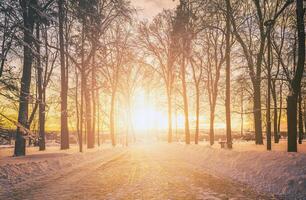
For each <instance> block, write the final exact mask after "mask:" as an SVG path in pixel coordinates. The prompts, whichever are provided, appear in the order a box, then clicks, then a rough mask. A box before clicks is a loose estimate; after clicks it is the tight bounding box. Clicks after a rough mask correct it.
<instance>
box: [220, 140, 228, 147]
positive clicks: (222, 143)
mask: <svg viewBox="0 0 306 200" xmlns="http://www.w3.org/2000/svg"><path fill="white" fill-rule="evenodd" d="M219 144H220V145H221V149H224V148H226V147H227V143H226V141H221V140H220V141H219Z"/></svg>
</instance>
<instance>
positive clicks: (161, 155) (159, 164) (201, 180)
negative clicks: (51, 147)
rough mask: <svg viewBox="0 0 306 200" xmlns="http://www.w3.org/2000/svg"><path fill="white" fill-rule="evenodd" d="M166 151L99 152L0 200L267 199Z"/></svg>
mask: <svg viewBox="0 0 306 200" xmlns="http://www.w3.org/2000/svg"><path fill="white" fill-rule="evenodd" d="M167 150H169V149H167V148H166V147H165V146H163V145H148V146H135V147H131V148H127V149H124V148H122V149H119V150H116V152H115V153H110V154H108V155H104V154H103V152H101V154H99V156H96V157H95V159H92V160H90V161H88V162H86V163H83V164H79V165H76V166H71V167H70V168H68V169H65V170H64V171H62V173H60V174H52V175H47V176H42V177H39V178H37V179H36V180H32V181H31V180H28V181H25V182H24V183H21V184H20V185H15V186H14V188H10V189H8V190H7V191H6V192H4V193H2V194H1V193H0V199H46V200H48V199H50V200H51V199H52V200H53V199H63V200H65V199H67V200H68V199H69V200H70V199H90V200H92V199H269V198H268V197H267V196H263V195H259V194H258V193H256V192H254V191H252V190H250V189H249V188H247V187H245V186H243V185H241V184H238V183H233V182H231V181H229V180H226V179H221V178H218V177H215V176H212V175H209V174H208V173H205V171H203V170H200V168H198V167H197V166H195V165H194V164H191V163H188V162H187V160H184V159H183V158H182V157H181V156H179V155H178V154H175V153H173V152H171V151H170V152H167Z"/></svg>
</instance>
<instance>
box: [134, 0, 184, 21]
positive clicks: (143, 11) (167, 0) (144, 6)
mask: <svg viewBox="0 0 306 200" xmlns="http://www.w3.org/2000/svg"><path fill="white" fill-rule="evenodd" d="M130 1H131V4H132V5H133V6H134V7H136V8H137V9H138V10H139V11H138V16H139V17H140V18H141V19H152V18H153V17H154V16H155V15H156V14H158V13H159V12H161V11H162V10H163V9H171V8H175V7H176V5H177V4H178V2H179V0H175V1H173V0H130Z"/></svg>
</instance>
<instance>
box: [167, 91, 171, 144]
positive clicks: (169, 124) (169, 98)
mask: <svg viewBox="0 0 306 200" xmlns="http://www.w3.org/2000/svg"><path fill="white" fill-rule="evenodd" d="M168 90H169V92H168V94H167V96H168V143H171V142H172V91H171V88H170V89H168Z"/></svg>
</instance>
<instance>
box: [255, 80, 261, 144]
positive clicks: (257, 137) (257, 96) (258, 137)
mask: <svg viewBox="0 0 306 200" xmlns="http://www.w3.org/2000/svg"><path fill="white" fill-rule="evenodd" d="M260 85H261V84H260V82H259V81H256V84H255V85H254V86H253V87H254V97H253V99H254V105H253V107H254V122H255V140H256V141H255V142H256V144H263V138H262V119H261V100H260V98H261V91H260Z"/></svg>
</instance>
